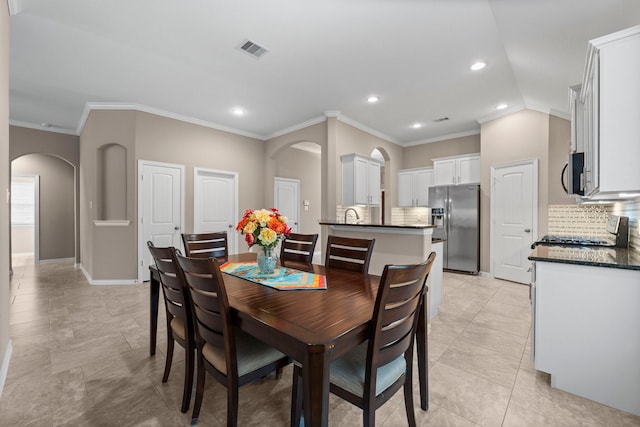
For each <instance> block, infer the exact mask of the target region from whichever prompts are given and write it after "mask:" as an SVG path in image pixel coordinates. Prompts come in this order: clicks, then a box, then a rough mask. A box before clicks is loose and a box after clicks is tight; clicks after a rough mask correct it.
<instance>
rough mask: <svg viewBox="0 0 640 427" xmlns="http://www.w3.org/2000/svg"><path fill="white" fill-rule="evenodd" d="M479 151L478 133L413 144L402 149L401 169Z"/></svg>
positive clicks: (417, 166) (421, 165)
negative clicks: (439, 158)
mask: <svg viewBox="0 0 640 427" xmlns="http://www.w3.org/2000/svg"><path fill="white" fill-rule="evenodd" d="M479 152H480V135H479V134H478V135H470V136H463V137H461V138H452V139H447V140H444V141H437V142H430V143H428V144H421V145H414V146H412V147H407V148H405V149H404V150H403V153H402V154H403V167H402V169H411V168H422V167H428V166H433V161H432V159H436V158H438V157H448V156H457V155H460V154H471V153H479Z"/></svg>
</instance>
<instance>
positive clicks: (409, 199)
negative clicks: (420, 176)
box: [398, 172, 415, 208]
mask: <svg viewBox="0 0 640 427" xmlns="http://www.w3.org/2000/svg"><path fill="white" fill-rule="evenodd" d="M413 179H414V173H413V172H398V207H400V208H410V207H413V206H414V203H415V202H414V200H415V199H414V197H413Z"/></svg>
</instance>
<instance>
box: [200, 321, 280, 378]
mask: <svg viewBox="0 0 640 427" xmlns="http://www.w3.org/2000/svg"><path fill="white" fill-rule="evenodd" d="M236 349H237V351H238V376H240V377H241V376H243V375H244V374H248V373H249V372H252V371H255V370H256V369H258V368H262V367H263V366H266V365H268V364H270V363H273V362H275V361H276V360H278V359H281V358H283V357H285V355H284V354H283V353H280V352H279V351H278V350H276V349H275V348H273V347H271V346H268V345H267V344H265V343H263V342H262V341H260V340H259V339H257V338H254V337H253V336H251V335H249V334H247V333H244V332H242V331H240V330H237V331H236ZM202 355H203V356H204V358H205V359H207V361H208V362H209V363H211V364H212V365H213V366H214V367H215V368H216V369H217V370H218V371H220V372H222V373H223V374H225V375H226V374H227V364H226V361H225V360H226V359H225V355H224V349H223V348H219V347H214V346H212V345H211V344H208V343H207V344H205V345H204V348H203V349H202Z"/></svg>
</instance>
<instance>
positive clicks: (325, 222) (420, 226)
mask: <svg viewBox="0 0 640 427" xmlns="http://www.w3.org/2000/svg"><path fill="white" fill-rule="evenodd" d="M318 223H319V224H320V225H346V226H350V227H379V228H413V229H424V228H435V226H434V225H431V224H427V223H423V224H421V223H411V224H368V223H360V224H345V223H344V222H339V221H335V220H324V219H321V220H320V221H318Z"/></svg>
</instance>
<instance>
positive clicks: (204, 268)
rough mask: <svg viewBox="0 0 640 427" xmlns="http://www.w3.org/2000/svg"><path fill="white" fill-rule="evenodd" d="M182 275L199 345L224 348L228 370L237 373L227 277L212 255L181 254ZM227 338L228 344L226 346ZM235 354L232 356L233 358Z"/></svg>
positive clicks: (179, 261)
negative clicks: (191, 255)
mask: <svg viewBox="0 0 640 427" xmlns="http://www.w3.org/2000/svg"><path fill="white" fill-rule="evenodd" d="M177 259H178V264H179V265H180V268H181V270H182V272H181V273H182V277H183V279H184V282H185V284H186V285H187V287H188V289H189V294H190V297H191V301H192V304H193V313H194V317H195V324H196V339H197V341H198V348H201V347H202V346H204V344H209V345H212V346H214V347H217V348H220V349H224V350H225V355H226V359H227V364H230V365H231V366H227V372H229V373H231V374H232V373H233V372H235V375H236V376H237V372H238V370H237V366H236V365H235V364H236V357H235V355H236V354H235V339H234V330H233V328H231V327H230V319H231V314H230V308H229V299H228V298H227V291H226V290H225V287H224V279H223V278H222V273H221V272H220V268H219V267H218V263H217V261H216V260H215V259H213V258H186V257H183V256H180V255H178V256H177ZM225 341H226V343H227V344H228V345H225ZM232 356H233V357H232Z"/></svg>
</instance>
